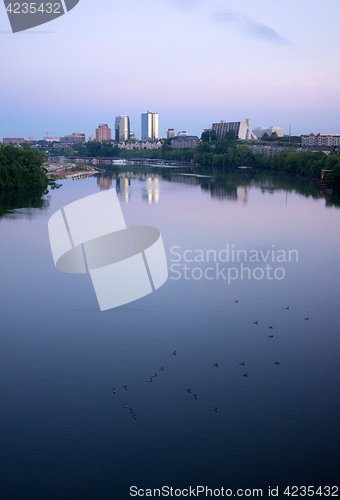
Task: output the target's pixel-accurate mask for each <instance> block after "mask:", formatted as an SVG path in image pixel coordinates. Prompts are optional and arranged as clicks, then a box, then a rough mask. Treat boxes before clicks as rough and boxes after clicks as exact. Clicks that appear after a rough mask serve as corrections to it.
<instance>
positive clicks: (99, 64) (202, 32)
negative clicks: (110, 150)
mask: <svg viewBox="0 0 340 500" xmlns="http://www.w3.org/2000/svg"><path fill="white" fill-rule="evenodd" d="M39 3H40V2H37V4H39ZM339 18H340V2H339V0H324V1H323V2H320V1H319V0H298V1H296V0H285V1H284V2H273V1H272V0H257V1H254V0H243V2H231V1H229V0H216V1H212V0H144V1H141V0H130V1H129V2H125V3H123V2H119V1H117V2H116V1H114V0H102V1H100V2H95V1H93V0H92V1H91V0H80V1H79V4H78V5H77V6H76V7H75V8H74V9H73V10H71V11H70V12H69V13H67V14H66V15H64V16H61V17H60V18H59V19H56V20H54V21H51V22H50V23H47V24H45V25H42V26H38V27H37V28H34V29H32V30H27V31H25V32H21V33H17V34H12V32H11V28H10V24H9V21H8V18H7V14H6V11H5V7H4V5H3V2H1V5H0V40H1V41H2V51H1V72H0V75H1V76H0V82H1V83H0V85H1V93H0V96H1V97H0V99H1V101H0V102H1V122H0V140H2V138H3V137H24V138H25V139H28V136H33V138H34V139H42V138H43V137H44V136H45V135H46V132H49V135H50V136H55V137H57V136H61V135H65V134H70V133H72V132H75V131H79V132H85V134H86V138H88V136H89V135H92V134H93V135H94V134H95V129H96V127H97V126H98V124H99V123H108V124H109V126H110V127H111V129H113V128H114V119H115V116H117V115H120V114H126V115H129V116H130V122H131V130H132V131H134V132H135V133H136V136H137V137H139V138H140V133H141V130H140V129H141V118H140V115H141V113H145V112H147V111H148V110H150V111H152V112H156V113H159V135H160V137H164V136H166V131H167V129H168V128H174V129H175V130H176V132H178V131H181V130H186V131H187V132H188V133H189V134H192V135H200V134H201V132H202V131H203V129H205V128H208V127H209V126H211V124H212V123H213V122H218V121H220V120H226V121H244V120H245V119H246V118H250V119H251V120H252V127H253V128H254V127H257V126H270V125H273V126H281V127H283V128H284V132H285V133H288V131H289V125H290V124H291V127H292V133H293V134H294V135H295V134H296V135H299V134H309V133H310V132H332V133H334V134H340V100H339V89H340V61H339V59H340V58H339V46H340V45H339V41H340V29H339Z"/></svg>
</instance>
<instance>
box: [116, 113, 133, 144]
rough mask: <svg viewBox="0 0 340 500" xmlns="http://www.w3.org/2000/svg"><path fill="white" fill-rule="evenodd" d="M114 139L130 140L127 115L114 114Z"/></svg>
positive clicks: (118, 140)
mask: <svg viewBox="0 0 340 500" xmlns="http://www.w3.org/2000/svg"><path fill="white" fill-rule="evenodd" d="M115 140H116V141H117V142H125V141H128V140H130V118H129V117H128V116H125V115H120V116H116V120H115Z"/></svg>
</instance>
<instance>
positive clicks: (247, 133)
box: [212, 119, 257, 140]
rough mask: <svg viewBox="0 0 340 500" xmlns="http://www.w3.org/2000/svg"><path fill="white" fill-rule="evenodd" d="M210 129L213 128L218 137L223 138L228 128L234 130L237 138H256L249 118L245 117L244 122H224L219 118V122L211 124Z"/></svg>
mask: <svg viewBox="0 0 340 500" xmlns="http://www.w3.org/2000/svg"><path fill="white" fill-rule="evenodd" d="M212 130H215V132H216V135H217V138H218V139H222V138H224V137H225V136H226V134H227V132H229V130H235V134H236V138H237V139H243V140H250V139H254V140H256V139H257V137H256V135H255V134H254V133H253V132H252V131H251V120H250V119H247V120H246V121H245V122H226V121H224V120H221V121H220V123H213V124H212Z"/></svg>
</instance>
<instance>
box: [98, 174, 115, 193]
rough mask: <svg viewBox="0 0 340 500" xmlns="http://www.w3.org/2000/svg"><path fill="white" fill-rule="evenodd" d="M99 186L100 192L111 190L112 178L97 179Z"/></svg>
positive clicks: (102, 177)
mask: <svg viewBox="0 0 340 500" xmlns="http://www.w3.org/2000/svg"><path fill="white" fill-rule="evenodd" d="M97 186H99V187H100V190H101V191H103V190H104V189H110V187H111V186H112V178H111V177H104V176H101V177H97Z"/></svg>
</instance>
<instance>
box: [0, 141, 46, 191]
mask: <svg viewBox="0 0 340 500" xmlns="http://www.w3.org/2000/svg"><path fill="white" fill-rule="evenodd" d="M45 161H46V155H45V154H43V153H41V152H40V151H38V150H37V149H32V148H30V146H29V145H28V144H23V146H22V149H21V148H18V147H15V146H11V145H9V146H1V147H0V192H1V191H7V190H12V189H16V190H17V189H20V190H21V189H27V188H29V189H32V190H36V191H40V190H45V189H46V188H47V185H48V182H49V180H48V178H47V175H46V174H47V170H46V169H45V168H44V167H43V164H44V162H45Z"/></svg>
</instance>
